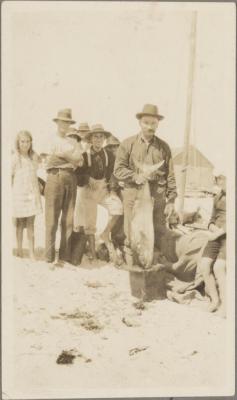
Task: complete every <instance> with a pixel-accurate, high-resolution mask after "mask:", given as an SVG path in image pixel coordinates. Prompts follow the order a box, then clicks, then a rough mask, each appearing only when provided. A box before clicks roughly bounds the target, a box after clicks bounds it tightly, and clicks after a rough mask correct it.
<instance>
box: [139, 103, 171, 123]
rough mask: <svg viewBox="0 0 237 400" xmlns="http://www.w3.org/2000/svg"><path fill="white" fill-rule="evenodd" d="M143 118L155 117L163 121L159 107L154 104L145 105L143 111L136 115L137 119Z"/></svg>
mask: <svg viewBox="0 0 237 400" xmlns="http://www.w3.org/2000/svg"><path fill="white" fill-rule="evenodd" d="M143 116H151V117H155V118H157V119H158V120H161V119H163V118H164V117H163V115H160V114H159V110H158V107H157V106H155V105H153V104H145V105H144V107H143V110H142V111H141V112H139V113H137V114H136V117H137V119H141V117H143Z"/></svg>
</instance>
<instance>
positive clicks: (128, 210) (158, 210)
mask: <svg viewBox="0 0 237 400" xmlns="http://www.w3.org/2000/svg"><path fill="white" fill-rule="evenodd" d="M138 192H139V189H137V188H125V189H124V190H123V206H124V233H125V236H126V239H125V245H126V246H127V247H130V244H131V222H132V213H133V207H134V204H135V201H136V199H137V196H138ZM153 198H154V208H153V224H154V231H155V243H156V245H158V247H159V244H160V243H159V242H160V239H161V238H162V236H163V235H165V233H166V221H165V215H164V209H165V205H166V199H165V194H164V193H155V194H153Z"/></svg>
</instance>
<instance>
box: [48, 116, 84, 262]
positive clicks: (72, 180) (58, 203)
mask: <svg viewBox="0 0 237 400" xmlns="http://www.w3.org/2000/svg"><path fill="white" fill-rule="evenodd" d="M53 121H54V122H55V123H56V124H57V134H56V136H55V137H54V138H53V140H52V143H50V148H49V151H48V153H49V156H48V158H47V164H46V171H47V181H46V187H45V192H44V193H45V225H46V235H45V237H46V245H45V252H46V261H47V262H49V263H52V265H53V263H54V261H55V241H56V232H57V229H58V223H59V218H60V214H61V241H60V248H59V259H60V260H61V261H62V262H63V261H69V260H70V255H71V247H70V237H71V233H72V227H73V212H74V206H75V200H76V176H75V173H74V170H75V169H76V167H77V166H79V165H82V162H83V158H82V152H81V150H80V149H79V148H78V146H76V142H75V143H73V142H72V141H71V142H70V140H69V139H68V138H67V137H66V135H67V133H68V131H69V128H70V126H71V125H72V124H74V123H75V121H74V120H73V119H72V115H71V110H70V109H64V110H61V111H59V112H58V115H57V117H56V118H54V119H53ZM71 133H72V132H71ZM72 134H75V132H74V131H73V133H72Z"/></svg>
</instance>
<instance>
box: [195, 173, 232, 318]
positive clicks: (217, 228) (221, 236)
mask: <svg viewBox="0 0 237 400" xmlns="http://www.w3.org/2000/svg"><path fill="white" fill-rule="evenodd" d="M215 179H216V184H217V186H219V188H220V189H221V190H220V192H219V193H218V194H217V195H216V196H215V198H214V204H213V211H212V216H211V220H210V222H209V230H210V232H211V235H210V239H209V241H208V243H207V245H206V247H205V249H204V252H203V256H202V258H201V260H200V265H199V269H200V272H201V273H202V275H203V279H204V283H205V291H206V293H207V294H208V295H209V297H210V300H211V303H210V306H209V311H210V312H214V311H216V310H217V309H218V308H219V310H218V313H219V314H220V315H221V316H222V317H225V315H226V304H225V277H226V177H225V176H224V174H223V173H216V174H215Z"/></svg>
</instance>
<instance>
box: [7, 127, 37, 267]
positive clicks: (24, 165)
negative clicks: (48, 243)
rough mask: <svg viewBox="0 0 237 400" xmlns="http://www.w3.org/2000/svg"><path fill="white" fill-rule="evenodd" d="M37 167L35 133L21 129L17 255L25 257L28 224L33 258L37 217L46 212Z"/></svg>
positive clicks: (15, 180) (16, 172)
mask: <svg viewBox="0 0 237 400" xmlns="http://www.w3.org/2000/svg"><path fill="white" fill-rule="evenodd" d="M37 168H38V156H37V154H36V153H35V152H34V151H33V148H32V136H31V134H30V133H29V132H28V131H21V132H19V133H18V135H17V137H16V151H15V153H14V155H13V160H12V189H13V199H12V201H13V204H12V205H13V217H14V218H15V219H16V238H17V254H18V256H19V257H23V251H22V242H23V230H24V228H25V227H26V228H27V236H28V241H29V256H30V258H31V259H34V219H35V216H36V215H37V214H39V213H41V212H42V206H41V198H40V191H39V183H38V178H37V175H36V171H37Z"/></svg>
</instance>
